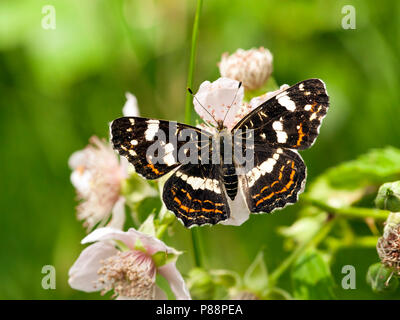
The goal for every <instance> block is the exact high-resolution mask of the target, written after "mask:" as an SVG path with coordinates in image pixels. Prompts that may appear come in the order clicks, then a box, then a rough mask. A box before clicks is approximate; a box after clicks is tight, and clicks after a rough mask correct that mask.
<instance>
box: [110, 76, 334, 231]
mask: <svg viewBox="0 0 400 320" xmlns="http://www.w3.org/2000/svg"><path fill="white" fill-rule="evenodd" d="M328 108H329V97H328V94H327V92H326V88H325V84H324V82H323V81H321V80H319V79H308V80H304V81H301V82H299V83H297V84H295V85H293V86H291V87H289V88H287V89H286V90H283V91H281V92H279V93H278V94H277V95H275V96H273V97H272V98H270V99H269V100H267V101H265V102H264V103H262V104H261V105H259V106H258V107H257V108H255V109H254V110H253V111H251V112H250V113H248V114H247V115H246V116H244V117H243V118H242V119H241V120H240V121H239V122H238V123H237V124H236V125H235V126H234V127H233V128H232V129H229V130H228V129H227V128H226V127H225V126H224V123H223V121H218V122H217V128H216V133H213V132H211V131H210V130H206V129H202V128H198V127H194V126H190V125H187V124H182V123H177V122H173V121H166V120H156V119H149V118H141V117H122V118H118V119H116V120H114V121H113V122H112V123H111V128H110V131H111V141H112V144H113V147H114V149H115V150H117V151H118V153H119V154H120V155H121V156H124V157H126V158H127V159H128V161H129V162H130V163H131V164H132V165H133V166H134V167H135V170H136V172H137V173H138V174H140V175H142V176H143V177H144V178H146V179H158V178H160V177H162V176H164V175H166V174H169V173H171V175H170V177H169V178H168V179H167V181H166V182H165V184H164V188H163V194H162V198H163V201H164V203H165V205H166V207H167V208H168V209H169V210H171V211H173V212H174V213H175V215H176V216H177V218H178V219H180V220H181V221H182V222H183V224H184V225H185V226H186V227H191V226H194V225H203V224H211V225H214V224H217V223H219V222H222V221H225V220H227V219H228V218H229V217H230V215H231V211H232V210H231V209H232V208H231V206H232V205H233V203H234V200H235V199H236V198H237V197H243V198H244V200H245V202H246V204H247V207H248V209H249V211H250V212H252V213H258V212H265V213H269V212H272V211H273V210H275V209H277V208H283V207H285V206H286V205H287V204H293V203H295V202H297V199H298V195H299V194H300V193H301V192H302V191H303V189H304V186H305V180H306V165H305V163H304V161H303V160H302V158H301V156H300V155H299V153H298V150H304V149H307V148H309V147H311V146H312V144H313V143H314V141H315V140H316V138H317V136H318V134H319V128H320V125H321V122H322V119H323V118H324V117H325V115H326V113H327V110H328ZM228 140H230V142H228V143H226V141H228ZM232 141H234V142H232ZM249 141H250V142H251V143H249ZM236 147H238V148H237V149H239V156H242V157H244V154H247V153H246V152H247V151H249V150H250V151H251V152H249V154H251V157H250V158H249V159H251V161H247V160H248V159H247V158H246V159H247V160H246V161H247V162H246V163H245V164H246V165H244V162H239V161H238V160H237V159H238V158H240V157H236V156H235V154H236V153H235V152H233V153H232V152H231V153H229V152H228V153H227V151H232V150H233V149H235V148H236ZM226 154H228V156H227V157H226ZM188 159H189V160H190V159H191V160H198V161H188ZM248 163H250V164H251V165H247V164H248Z"/></svg>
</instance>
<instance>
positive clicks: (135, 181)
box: [121, 172, 158, 207]
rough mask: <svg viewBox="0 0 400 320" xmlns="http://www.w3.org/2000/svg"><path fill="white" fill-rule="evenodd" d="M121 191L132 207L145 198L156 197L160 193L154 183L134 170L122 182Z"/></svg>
mask: <svg viewBox="0 0 400 320" xmlns="http://www.w3.org/2000/svg"><path fill="white" fill-rule="evenodd" d="M121 192H122V194H123V195H124V197H125V199H126V202H127V204H128V206H130V207H132V206H135V205H136V204H137V203H139V202H141V201H142V200H144V199H145V198H148V197H156V196H157V195H158V192H157V189H156V188H155V187H154V185H152V184H150V183H149V182H147V181H146V180H145V179H143V178H141V177H140V176H139V175H138V174H137V173H135V172H132V173H131V174H130V175H129V178H128V179H126V180H124V181H123V182H122V186H121Z"/></svg>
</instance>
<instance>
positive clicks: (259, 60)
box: [218, 47, 273, 90]
mask: <svg viewBox="0 0 400 320" xmlns="http://www.w3.org/2000/svg"><path fill="white" fill-rule="evenodd" d="M272 60H273V58H272V54H271V52H270V51H269V50H268V49H265V48H263V47H261V48H259V49H255V48H253V49H250V50H243V49H238V50H236V52H235V53H234V54H232V55H228V53H224V54H223V55H222V58H221V62H220V63H219V64H218V66H219V71H220V73H221V76H222V77H226V78H230V79H234V80H238V81H241V82H242V83H243V86H244V87H245V88H246V89H247V90H256V89H259V88H261V87H262V86H263V84H264V83H265V82H266V81H267V80H268V78H269V76H270V75H271V73H272Z"/></svg>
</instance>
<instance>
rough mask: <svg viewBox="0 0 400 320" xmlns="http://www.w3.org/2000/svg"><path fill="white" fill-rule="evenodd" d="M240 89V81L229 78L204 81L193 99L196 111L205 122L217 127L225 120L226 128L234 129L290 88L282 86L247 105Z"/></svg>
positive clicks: (241, 88)
mask: <svg viewBox="0 0 400 320" xmlns="http://www.w3.org/2000/svg"><path fill="white" fill-rule="evenodd" d="M238 87H239V81H236V80H232V79H228V78H219V79H217V80H215V81H214V82H210V81H204V82H203V83H202V84H201V85H200V87H199V90H198V91H197V93H196V95H195V97H194V98H193V104H194V109H195V110H196V112H197V113H198V114H199V116H200V117H201V118H202V119H203V120H204V121H205V122H207V123H209V124H212V125H214V126H217V123H216V121H221V120H224V119H225V121H224V125H225V127H227V128H228V129H232V128H233V127H234V126H235V125H236V123H238V122H239V121H240V120H241V119H242V118H243V117H244V116H246V115H247V114H248V113H250V112H251V111H252V110H254V109H255V108H257V107H258V106H259V105H261V104H262V103H263V102H265V101H267V100H268V99H271V98H272V97H273V96H275V95H277V94H278V93H280V92H281V91H283V90H286V89H287V88H289V86H288V85H286V84H285V85H282V86H281V87H280V89H278V90H276V91H271V92H267V93H265V94H263V95H261V96H259V97H255V98H253V99H251V100H250V102H249V103H246V102H244V101H243V98H244V90H243V87H240V88H238ZM200 104H201V105H200ZM205 109H206V110H205ZM228 111H229V112H228ZM203 128H205V127H203Z"/></svg>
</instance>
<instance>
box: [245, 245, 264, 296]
mask: <svg viewBox="0 0 400 320" xmlns="http://www.w3.org/2000/svg"><path fill="white" fill-rule="evenodd" d="M243 284H244V286H245V287H246V288H248V289H251V290H252V291H254V292H260V293H261V292H263V291H264V290H265V289H266V288H267V287H268V271H267V267H266V265H265V263H264V253H263V252H262V251H260V252H259V253H258V254H257V256H256V258H255V259H254V261H253V263H252V264H251V265H250V267H249V268H248V269H247V271H246V273H245V275H244V277H243Z"/></svg>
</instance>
